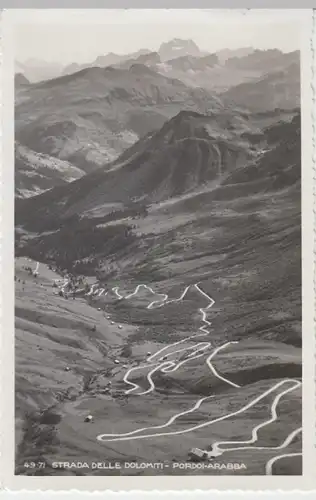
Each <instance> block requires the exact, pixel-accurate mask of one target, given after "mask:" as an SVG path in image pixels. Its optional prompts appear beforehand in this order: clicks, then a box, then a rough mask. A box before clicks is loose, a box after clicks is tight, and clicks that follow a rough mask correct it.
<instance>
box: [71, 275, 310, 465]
mask: <svg viewBox="0 0 316 500" xmlns="http://www.w3.org/2000/svg"><path fill="white" fill-rule="evenodd" d="M63 285H64V283H63ZM142 288H143V289H146V290H148V291H149V292H150V293H152V294H153V295H157V293H156V292H155V291H154V290H153V289H152V288H151V287H150V286H148V285H145V284H140V285H137V287H136V288H135V290H134V291H133V292H131V293H129V294H126V295H123V294H122V292H120V291H119V287H117V286H116V287H113V288H112V289H111V290H108V291H106V290H105V289H104V288H100V287H99V286H98V285H96V284H95V285H92V286H91V288H90V290H89V292H87V293H86V295H87V296H90V295H98V296H101V295H104V296H106V295H107V294H108V293H109V292H111V291H112V292H113V293H114V294H115V296H116V297H117V298H118V299H119V300H127V299H130V298H132V297H134V296H136V295H137V293H138V292H139V291H140V290H141V289H142ZM192 288H194V289H195V290H196V291H198V292H199V293H200V294H201V295H202V296H204V297H205V298H207V300H208V301H209V303H208V305H207V307H205V308H199V309H198V311H199V312H200V314H201V321H202V326H201V327H200V328H199V333H196V334H194V335H191V336H189V337H187V338H185V339H182V340H179V341H177V342H174V343H173V344H170V345H167V346H164V347H162V348H161V349H159V350H158V351H156V352H155V353H153V354H152V355H150V356H149V357H148V358H147V363H146V364H144V365H141V366H134V367H131V368H129V369H128V370H127V372H126V373H125V375H124V376H123V380H124V382H125V383H126V384H128V385H130V386H132V387H131V388H129V389H126V390H125V394H126V395H128V394H131V393H133V395H137V396H144V395H146V394H149V393H151V392H153V391H154V390H155V384H154V382H153V380H152V376H153V375H154V374H155V373H157V372H162V373H172V372H175V371H176V370H178V369H179V368H180V367H181V366H183V365H184V364H185V363H188V362H189V361H191V360H193V359H197V358H200V357H202V356H205V354H206V352H207V350H208V349H211V348H212V343H211V342H199V343H197V344H195V345H194V346H187V347H184V348H180V349H174V348H175V347H177V346H179V345H181V344H182V343H184V342H188V341H189V340H191V339H195V338H196V337H199V336H203V335H207V334H209V330H208V327H209V326H210V325H211V322H210V321H208V319H207V312H208V311H209V309H210V308H211V307H212V306H213V305H214V304H215V301H214V300H213V299H212V298H211V297H210V296H209V295H208V294H207V293H206V292H204V291H203V290H202V289H201V288H200V287H199V285H198V283H195V284H194V285H189V286H187V287H186V288H185V289H184V290H183V292H182V293H181V295H180V296H179V297H178V298H176V299H169V297H168V295H167V294H164V293H159V294H158V295H160V296H161V299H160V300H154V301H152V302H150V303H149V304H148V305H147V309H156V308H160V307H163V306H165V305H168V304H170V303H175V302H181V301H182V300H183V299H184V298H185V296H186V294H187V293H188V291H189V290H190V289H192ZM235 343H237V342H226V343H225V344H223V345H221V346H217V347H216V348H213V350H212V352H211V353H210V354H209V356H208V357H207V358H206V364H207V366H208V367H209V369H210V371H211V372H212V373H213V375H214V376H215V377H217V378H218V379H220V380H222V381H223V382H225V383H226V384H228V385H230V386H231V387H234V388H235V389H236V390H238V389H240V386H239V385H237V384H236V383H235V382H233V381H230V380H227V379H226V378H224V377H223V376H221V375H220V374H219V373H218V372H217V370H216V369H215V368H214V366H213V364H212V360H213V358H214V357H215V356H216V354H217V353H218V352H219V351H221V350H222V349H225V348H226V347H228V346H229V345H232V344H235ZM190 351H192V352H190ZM179 353H184V354H185V353H186V354H187V356H186V358H185V359H184V360H182V361H176V360H175V359H173V360H172V359H168V360H166V358H171V357H172V356H175V355H176V354H179ZM147 368H152V369H151V370H150V371H149V372H148V374H147V382H148V386H149V387H148V389H146V390H145V391H142V392H137V391H138V390H139V389H140V386H139V385H138V384H136V383H134V382H131V381H130V380H129V376H130V375H131V374H132V373H133V372H134V371H139V370H143V369H147ZM284 384H290V387H287V388H286V389H284V390H282V391H281V392H280V393H278V394H277V395H276V396H275V398H274V400H273V403H272V405H271V417H270V418H269V419H268V420H266V421H264V422H262V423H260V424H258V425H257V426H255V427H254V428H253V429H252V431H251V438H250V439H249V440H245V441H221V442H219V441H218V442H216V443H214V444H213V450H212V455H213V456H219V455H221V454H223V453H224V452H230V451H236V450H246V449H255V450H271V451H272V450H281V449H284V448H286V447H287V446H288V445H289V444H291V442H292V441H293V439H294V438H295V437H296V436H297V435H298V434H300V433H301V431H302V428H298V429H295V430H294V431H292V432H291V433H290V434H289V435H288V436H287V438H286V439H285V440H284V441H283V442H282V443H281V444H280V445H278V446H275V447H264V446H249V445H253V444H254V443H256V442H257V440H258V431H259V430H260V429H262V428H264V427H267V426H268V425H270V424H272V423H273V422H275V421H276V420H277V418H278V414H277V408H278V404H279V401H280V399H281V398H282V397H283V396H284V395H285V394H287V393H289V392H291V391H293V390H295V389H296V388H298V387H300V386H301V382H300V381H298V380H294V379H285V380H282V381H281V382H278V383H276V384H275V385H273V387H271V388H269V389H268V390H266V391H265V392H264V393H263V394H261V395H259V396H257V397H256V398H254V399H253V400H252V401H250V402H249V403H248V404H246V405H245V406H243V407H242V408H240V409H239V410H237V411H234V412H231V413H227V414H226V415H222V416H221V417H218V418H215V419H213V420H209V421H207V422H203V423H201V424H197V425H194V426H191V427H189V428H185V429H182V430H177V431H170V432H162V433H161V432H160V433H152V432H151V431H154V430H161V429H165V428H167V427H169V426H170V425H172V424H173V423H174V422H175V421H176V420H177V419H178V418H179V417H181V416H182V415H186V414H189V413H193V412H194V411H196V410H198V409H199V408H200V406H201V404H202V403H204V402H205V401H206V400H208V399H210V398H212V397H214V396H206V397H204V398H201V399H199V400H198V401H197V402H196V403H195V404H194V406H193V407H191V408H189V409H188V410H185V411H183V412H180V413H177V414H175V415H173V416H172V417H171V418H170V419H169V420H168V421H167V422H165V423H164V424H161V425H156V426H150V427H142V428H140V429H136V430H133V431H131V432H126V433H122V434H99V435H98V436H97V440H98V441H101V442H104V441H105V442H110V441H125V440H135V439H150V438H155V439H157V438H159V437H161V436H170V437H172V436H175V435H181V434H186V433H188V432H193V431H195V430H198V429H201V428H203V427H207V426H210V425H212V424H214V423H216V422H220V421H223V420H227V419H229V418H231V417H234V416H236V415H240V414H242V413H243V412H246V411H247V410H248V409H249V408H252V407H253V406H254V405H256V403H258V402H259V401H261V400H262V399H263V398H265V397H266V396H267V395H269V394H270V393H273V392H274V391H277V390H278V389H279V388H281V387H282V386H283V385H284ZM144 431H147V432H148V431H149V433H147V434H142V433H143V432H144ZM223 445H238V446H235V447H228V448H227V447H225V448H223ZM299 455H301V454H300V453H288V454H284V455H278V456H276V457H274V458H272V459H270V460H269V461H268V462H267V464H266V466H265V471H266V474H268V475H269V474H273V464H274V463H275V462H276V461H278V460H281V459H282V458H285V457H292V456H299Z"/></svg>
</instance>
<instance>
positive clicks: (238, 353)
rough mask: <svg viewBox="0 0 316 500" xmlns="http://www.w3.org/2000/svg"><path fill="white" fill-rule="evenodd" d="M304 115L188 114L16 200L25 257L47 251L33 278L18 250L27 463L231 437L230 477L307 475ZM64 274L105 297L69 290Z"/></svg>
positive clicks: (179, 454)
mask: <svg viewBox="0 0 316 500" xmlns="http://www.w3.org/2000/svg"><path fill="white" fill-rule="evenodd" d="M293 115H294V116H293ZM300 128H301V126H300V113H299V112H294V111H291V112H280V111H271V112H269V113H257V114H255V115H254V114H250V113H248V114H247V113H242V114H240V113H238V112H237V111H236V112H234V113H230V112H228V111H226V112H225V111H217V112H215V111H214V112H213V113H212V114H210V115H209V116H204V115H201V114H198V113H196V112H192V111H190V112H189V111H183V112H181V113H179V114H178V115H177V116H175V117H173V118H172V119H170V120H169V121H167V122H165V123H164V125H163V126H162V127H161V128H160V129H159V130H158V131H156V132H153V133H150V134H148V135H147V136H146V137H144V138H142V139H141V140H140V141H138V142H137V143H135V144H134V145H133V146H132V147H131V148H129V149H127V150H126V151H125V152H124V153H123V154H122V155H121V156H120V157H119V158H118V159H117V160H115V161H114V162H112V163H111V164H109V165H107V168H101V169H99V170H97V171H95V172H92V173H90V174H87V175H85V176H84V177H82V178H81V179H79V180H77V181H74V182H72V183H70V184H67V185H64V186H58V187H55V188H54V189H52V190H50V191H48V192H46V193H43V194H41V195H38V196H35V197H33V198H30V199H26V200H21V199H18V200H16V205H15V209H16V215H15V218H16V256H17V257H21V256H28V257H30V258H33V259H34V260H35V259H36V261H38V262H39V263H40V264H39V275H38V277H37V278H36V277H34V276H31V275H30V274H28V273H27V268H28V267H29V266H31V268H32V269H33V268H35V266H36V265H37V264H36V262H30V261H26V259H22V258H17V259H16V269H15V274H16V278H17V279H16V303H15V306H16V342H15V346H16V377H15V380H16V411H15V415H16V429H17V432H16V457H17V458H16V470H17V473H21V474H34V472H33V471H31V470H30V469H28V470H26V469H25V467H24V463H25V461H31V460H33V461H35V460H37V459H38V457H41V459H42V460H44V459H45V463H47V469H45V472H46V470H48V471H49V473H51V474H52V475H53V474H60V473H63V472H65V471H59V470H56V469H53V467H52V466H51V463H52V462H54V461H57V460H60V456H62V457H71V460H76V461H77V460H80V461H84V460H86V458H85V457H91V456H93V457H95V460H98V461H102V460H104V456H105V453H106V457H107V459H108V460H115V461H118V462H120V463H122V462H124V461H127V460H128V461H130V462H131V461H143V462H145V461H147V462H148V461H151V460H153V457H154V459H155V460H161V461H167V462H169V463H170V464H172V463H173V461H183V462H184V461H187V460H188V452H189V450H190V449H191V448H193V447H197V446H198V447H200V448H201V449H203V450H208V451H211V452H212V451H214V448H215V447H216V445H218V443H220V444H221V446H220V448H221V449H223V450H224V451H223V453H224V456H222V457H219V459H216V458H215V461H216V462H217V460H218V461H221V463H226V461H229V462H232V463H235V462H236V463H245V465H246V470H242V471H240V470H237V471H235V470H234V471H233V473H234V475H244V474H248V475H264V474H271V473H272V474H284V475H289V474H297V475H298V474H301V457H300V456H299V454H300V452H301V449H302V445H301V436H300V432H301V431H300V428H301V426H302V417H301V376H302V373H301V337H302V335H301V317H302V316H301V185H300V183H301V165H300V162H301V160H300V150H301V146H300V142H301V141H300ZM46 264H51V265H50V266H48V265H46ZM66 270H71V271H72V272H73V273H74V275H75V276H78V275H79V274H80V275H82V274H83V275H85V277H86V278H85V279H86V281H87V284H88V286H89V284H91V283H94V284H95V285H96V286H97V289H96V292H97V293H96V294H95V295H94V296H92V295H91V296H90V295H89V296H86V297H83V296H77V297H75V298H74V300H73V299H72V298H71V295H69V300H65V298H63V297H60V296H59V294H58V291H57V292H56V291H55V288H54V287H52V283H53V280H55V279H57V278H59V277H61V276H64V275H65V274H66ZM100 289H103V291H102V290H101V292H102V293H100V294H99V292H100ZM104 292H106V293H104ZM179 344H180V345H179ZM213 363H214V364H213ZM158 407H159V412H157V408H158ZM89 414H91V415H92V416H93V421H92V422H91V423H86V416H87V415H89ZM258 426H260V429H259V432H258V433H257V435H256V431H257V430H258V428H259V427H258ZM252 436H254V437H253V438H252ZM251 439H253V441H254V442H251V446H250V445H249V440H251ZM108 441H111V442H110V443H108ZM227 442H229V443H228V448H227ZM284 443H285V444H284ZM108 444H109V446H108ZM229 444H230V446H229ZM283 444H284V445H283ZM282 446H283V448H282ZM283 453H284V454H285V453H288V454H291V453H295V456H294V458H293V457H292V456H290V457H289V460H288V461H284V462H283V461H281V460H280V463H276V464H274V465H273V467H272V469H273V470H272V472H269V467H268V464H269V461H271V459H273V458H274V457H276V456H278V455H282V454H283ZM209 463H210V464H213V463H214V461H211V462H209ZM170 471H171V472H170V474H183V471H182V470H176V469H172V468H171V467H170ZM123 472H124V473H127V474H135V475H136V474H139V473H140V471H139V470H137V469H135V470H131V469H128V470H127V471H126V472H125V471H123ZM142 472H144V474H156V473H157V474H160V472H159V471H158V472H157V471H148V470H145V471H141V473H142ZM163 472H164V471H161V473H163ZM189 472H190V473H194V474H195V473H198V474H208V475H210V474H214V475H217V474H232V472H231V471H227V470H211V469H209V468H207V469H204V470H203V469H199V470H198V471H197V472H196V470H192V471H189ZM66 473H67V474H68V475H69V474H70V475H71V474H77V473H78V471H77V470H69V471H66ZM79 473H80V474H82V475H86V474H89V475H90V474H96V475H97V474H99V473H100V474H101V475H107V474H108V473H111V471H101V472H99V471H98V470H89V471H86V470H84V471H82V470H80V471H79Z"/></svg>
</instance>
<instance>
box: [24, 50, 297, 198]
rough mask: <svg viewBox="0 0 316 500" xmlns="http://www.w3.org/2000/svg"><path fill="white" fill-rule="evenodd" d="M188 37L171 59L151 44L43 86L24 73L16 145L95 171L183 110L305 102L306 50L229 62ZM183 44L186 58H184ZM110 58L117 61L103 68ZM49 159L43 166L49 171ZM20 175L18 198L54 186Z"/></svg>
mask: <svg viewBox="0 0 316 500" xmlns="http://www.w3.org/2000/svg"><path fill="white" fill-rule="evenodd" d="M180 42H181V41H180V40H173V41H171V42H170V43H167V44H163V54H164V57H170V56H174V57H173V58H171V59H166V60H164V58H163V57H162V56H161V50H160V52H150V51H149V50H145V49H144V50H140V51H138V52H137V53H135V54H130V55H129V56H118V57H117V56H116V55H115V54H108V55H107V56H100V57H99V58H98V61H97V63H98V64H100V67H89V68H85V69H81V70H79V71H76V72H75V73H71V74H67V75H64V76H60V77H58V78H53V79H50V80H45V81H43V82H38V83H31V82H29V81H28V80H27V79H26V78H25V76H24V75H23V74H22V73H18V74H16V77H15V89H16V106H15V117H16V118H15V139H16V142H17V143H18V144H20V145H21V146H23V147H24V148H26V149H27V151H28V156H30V157H33V158H34V157H35V156H36V157H37V160H36V162H37V164H38V162H39V161H40V158H43V156H40V155H46V157H47V156H48V157H50V158H56V159H57V161H58V160H60V161H64V162H67V164H69V165H71V167H72V169H75V168H77V169H78V171H83V172H84V173H88V172H91V171H92V170H94V169H96V168H99V167H101V166H104V165H105V164H106V163H109V162H111V161H113V160H114V159H115V158H117V157H118V156H119V155H120V154H121V153H122V152H123V151H124V150H125V149H126V148H128V147H129V146H130V145H132V144H134V143H135V142H136V141H137V140H138V139H139V138H141V137H143V136H144V135H146V134H147V133H149V132H151V131H154V130H155V129H157V128H159V127H161V126H162V125H163V123H164V122H165V121H166V120H168V119H169V118H171V117H172V116H175V115H176V114H177V113H178V112H179V111H181V110H191V111H196V112H199V113H202V114H211V113H212V112H213V111H216V110H220V109H224V108H226V109H231V110H234V109H238V108H245V109H246V110H248V112H249V111H250V112H255V113H256V112H260V111H269V110H271V111H273V110H274V109H278V108H281V109H289V110H290V109H292V108H295V107H298V106H299V103H300V72H299V53H298V52H293V53H288V54H283V53H282V52H281V51H279V50H272V51H260V50H253V51H252V52H251V53H249V50H248V49H245V51H244V53H243V55H241V56H240V57H232V54H233V53H230V56H231V57H229V58H227V59H225V60H224V63H223V62H221V60H220V56H219V55H217V54H207V55H205V54H204V53H203V52H202V51H199V52H198V51H197V48H196V46H195V44H194V43H190V41H189V42H188V43H187V42H183V44H182V45H181V43H180ZM181 46H182V49H183V51H184V50H186V51H187V53H186V55H179V53H182V52H181V50H182V49H181V50H180V48H179V47H181ZM174 47H178V48H177V49H176V50H175V49H174ZM160 49H161V48H160ZM179 51H180V52H179ZM238 53H239V52H237V54H238ZM226 56H228V54H226ZM222 57H223V55H222ZM269 61H270V63H269ZM108 63H111V64H112V66H107V67H106V68H103V67H101V65H103V64H108ZM33 65H35V62H34V61H33ZM76 68H77V69H78V67H76ZM73 69H74V68H73ZM26 149H25V150H26ZM25 150H24V151H25ZM49 164H51V165H53V163H52V162H51V161H48V162H47V161H44V164H43V168H44V169H45V171H46V173H47V174H48V170H47V169H48V165H49ZM17 165H18V166H19V167H21V165H22V164H21V163H19V162H18V161H17ZM28 165H29V166H30V162H28ZM26 172H27V173H26ZM56 172H57V171H56V169H55V170H54V171H53V172H52V174H51V175H49V177H50V178H51V179H52V185H51V187H53V186H55V185H57V184H59V183H61V184H62V183H63V182H64V179H63V178H61V179H60V180H58V175H57V176H56ZM18 175H19V179H18V181H17V185H18V184H19V183H20V182H21V186H22V185H25V186H29V187H27V188H20V187H18V189H17V190H16V195H17V196H31V195H32V194H35V193H39V192H41V191H42V189H44V185H45V186H47V187H48V185H49V184H47V183H46V182H44V181H43V182H39V183H38V184H37V181H36V182H35V183H34V184H33V188H30V175H31V174H30V169H29V168H28V169H27V170H26V169H23V168H22V169H21V171H20V172H19V174H18ZM36 175H37V180H39V179H40V178H39V177H38V173H37V174H36ZM23 177H25V180H23ZM68 178H69V179H70V178H73V176H72V175H69V176H68ZM42 179H43V178H42ZM53 179H54V181H53ZM33 180H34V181H35V177H34V179H33ZM56 183H57V184H56Z"/></svg>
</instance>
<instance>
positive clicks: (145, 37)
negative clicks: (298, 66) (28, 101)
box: [14, 21, 299, 65]
mask: <svg viewBox="0 0 316 500" xmlns="http://www.w3.org/2000/svg"><path fill="white" fill-rule="evenodd" d="M210 28H211V29H210ZM227 28H229V29H227ZM267 29H268V30H269V36H267ZM174 38H180V39H185V40H188V39H191V40H193V41H194V42H195V43H196V44H197V45H198V47H199V48H200V49H201V50H203V51H206V52H211V53H212V52H218V51H220V50H223V49H232V50H233V49H238V48H243V47H253V48H255V49H261V50H267V49H279V50H282V51H283V52H292V51H294V50H298V49H299V32H298V29H297V26H296V24H293V23H286V24H281V23H280V24H271V23H270V24H269V25H268V26H267V24H266V23H262V24H258V23H254V22H252V23H249V22H244V23H240V22H238V24H237V23H236V22H235V23H230V24H229V26H225V25H224V24H223V23H222V24H220V23H218V24H214V23H213V24H212V25H210V24H207V23H205V22H204V23H198V22H197V21H195V22H194V23H192V24H184V23H181V24H178V25H177V24H171V23H159V24H154V23H143V24H139V23H132V22H131V23H128V24H126V23H124V22H123V23H122V24H118V23H116V24H114V23H113V24H106V23H105V24H78V23H76V24H69V25H67V24H58V25H56V24H55V23H52V24H46V23H45V24H44V23H37V24H36V23H35V24H20V25H18V26H17V27H16V31H15V40H14V42H15V60H16V61H19V62H21V63H25V62H27V61H28V60H30V59H38V60H41V61H45V62H47V63H59V64H61V65H67V64H70V63H73V62H76V63H81V64H82V63H89V62H92V61H93V60H94V59H95V58H96V57H98V56H100V55H104V54H107V53H110V52H114V53H116V54H129V53H132V52H136V51H138V50H140V49H148V50H151V51H158V49H159V47H160V45H161V44H162V43H163V42H168V41H170V40H172V39H174Z"/></svg>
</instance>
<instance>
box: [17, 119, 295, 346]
mask: <svg viewBox="0 0 316 500" xmlns="http://www.w3.org/2000/svg"><path fill="white" fill-rule="evenodd" d="M230 120H231V118H230V117H229V116H228V117H225V116H224V115H223V116H222V122H220V120H219V119H218V117H214V119H213V120H212V119H211V118H210V117H205V116H201V115H195V114H192V113H186V112H183V113H180V114H179V115H178V116H177V117H175V118H173V119H172V120H171V121H169V122H167V123H166V124H165V125H164V126H163V127H162V129H161V130H160V131H158V132H157V133H155V134H154V135H153V136H152V137H147V138H145V139H143V140H142V141H140V142H139V143H137V144H136V145H134V146H133V147H132V148H131V149H130V150H128V151H126V152H125V153H124V154H123V155H122V156H121V158H119V159H118V160H117V161H116V162H114V163H113V164H112V166H111V168H110V169H109V170H108V171H104V170H99V171H97V172H95V173H92V174H90V175H88V176H85V177H84V178H82V179H80V180H78V181H76V182H74V183H71V184H70V185H66V186H62V187H59V188H55V189H53V190H51V191H50V192H48V193H44V194H43V195H40V196H37V197H35V198H34V199H30V200H25V201H19V202H18V203H17V205H16V224H17V228H18V229H17V242H18V246H17V251H18V252H22V253H23V252H27V253H29V254H30V255H32V256H33V257H34V258H38V259H39V260H41V259H43V258H44V256H45V258H46V259H48V258H50V259H53V260H57V261H58V262H59V263H60V264H61V265H63V266H66V267H67V266H71V267H72V266H73V265H75V266H79V269H80V266H82V265H83V266H84V267H85V266H86V264H87V263H88V262H90V264H89V265H90V267H91V266H92V267H93V266H94V265H96V263H97V262H98V266H99V267H100V268H101V269H103V268H104V266H105V269H106V267H107V265H106V263H107V262H109V261H111V262H112V261H113V262H114V261H115V263H116V264H115V266H117V269H119V270H117V273H118V276H119V277H120V279H123V277H124V276H125V277H126V278H127V279H131V277H132V276H133V277H134V278H136V279H137V277H140V276H143V275H144V273H145V274H146V275H148V276H151V273H153V276H155V277H156V278H155V279H156V280H157V281H161V280H163V281H164V280H171V281H173V280H174V279H176V276H177V275H178V271H177V269H178V268H179V272H180V270H181V261H183V262H187V263H188V266H185V270H184V269H182V271H181V272H182V273H185V275H183V279H184V281H185V280H186V274H187V279H188V280H189V279H199V277H201V276H203V277H204V278H203V279H205V280H206V281H207V280H208V278H207V277H208V276H209V277H212V280H213V279H215V280H217V282H218V283H222V284H223V287H224V288H225V285H224V283H225V279H226V280H228V282H227V283H230V280H233V275H236V272H237V268H234V266H235V265H237V263H238V262H239V259H241V260H242V263H241V261H240V264H238V265H240V266H241V267H242V266H246V268H247V269H248V271H247V272H246V271H245V270H243V271H242V273H246V274H243V276H244V277H243V278H240V280H241V281H237V282H236V284H235V285H233V281H232V284H231V286H232V287H233V288H232V290H235V289H236V293H237V294H238V293H240V294H241V296H244V297H246V296H247V297H248V296H250V295H249V294H251V293H253V294H258V297H259V295H260V296H261V295H262V296H265V294H266V292H264V290H262V291H261V292H260V286H261V285H260V283H261V282H260V279H259V277H260V276H263V275H264V273H267V272H268V276H270V278H269V279H268V281H266V285H265V286H266V290H267V294H268V295H267V297H269V293H270V292H269V290H270V291H272V290H273V289H274V287H277V288H278V289H279V287H285V288H286V286H293V280H294V282H295V283H299V280H300V275H299V272H300V271H299V269H298V268H296V267H295V266H294V263H295V262H297V260H296V259H297V258H298V257H297V252H299V241H300V119H299V116H298V115H297V116H296V117H294V119H293V120H292V122H290V123H289V122H283V123H277V124H274V125H271V126H269V127H268V128H265V130H263V132H264V133H262V130H261V131H260V130H259V128H258V126H256V127H254V126H250V124H249V122H248V130H246V128H245V125H244V123H247V120H244V119H241V118H239V120H238V121H237V118H236V120H235V123H233V122H231V121H230ZM289 137H291V138H292V140H291V143H288V138H289ZM289 144H290V145H289ZM28 231H32V232H34V231H35V232H36V231H39V233H41V231H53V233H52V234H50V235H47V236H45V235H41V234H39V236H36V237H35V238H31V239H29V236H27V234H28ZM25 238H26V239H25ZM188 242H190V243H188ZM210 242H211V244H210ZM256 248H257V249H258V250H259V248H260V252H259V253H258V255H257V254H256V252H255V249H256ZM262 248H266V251H265V252H266V253H265V256H264V257H263V255H262ZM144 251H145V254H144ZM253 252H255V253H253ZM282 253H283V254H284V259H282V262H283V267H282V266H280V262H279V261H280V258H281V257H280V256H281V254H282ZM214 255H217V256H218V257H216V262H217V265H216V266H215V267H216V269H215V268H213V267H212V266H211V267H210V266H209V259H213V257H214ZM286 255H287V257H285V256H286ZM212 256H213V257H212ZM220 256H221V257H220ZM242 256H243V257H242ZM246 256H248V257H247V259H248V260H247V264H246V261H245V258H246ZM214 258H215V257H214ZM218 259H219V260H218ZM293 259H294V260H293ZM75 262H76V263H77V264H75ZM84 262H86V264H83V263H84ZM234 263H235V264H234ZM266 266H268V267H266ZM275 266H276V267H275ZM293 266H294V267H293ZM267 269H269V271H268V270H267ZM240 272H241V271H240ZM296 272H297V273H298V274H297V276H296V277H295V278H294V275H293V273H296ZM247 273H248V274H247ZM280 273H281V274H280ZM237 275H238V272H237ZM237 275H236V276H237ZM286 275H288V277H287V278H286V282H285V281H283V280H284V279H285V276H286ZM225 276H226V278H225V279H224V277H225ZM229 276H230V277H229ZM291 276H292V278H291ZM152 279H154V278H152ZM223 280H224V281H223ZM243 280H246V281H247V286H246V281H243ZM269 280H270V281H269ZM291 280H292V281H291ZM243 283H244V284H243ZM282 283H283V284H282ZM286 283H288V285H286ZM220 286H221V285H220ZM229 286H230V285H229ZM244 286H246V288H244ZM240 287H241V288H240ZM285 288H284V292H285ZM231 293H232V291H231ZM234 293H235V292H234ZM293 293H294V292H293ZM295 293H299V288H297V291H296V292H295ZM289 335H290V334H289ZM293 335H294V337H295V334H294V330H293V332H292V333H291V335H290V336H293ZM291 338H292V337H291Z"/></svg>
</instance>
